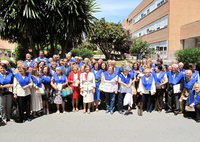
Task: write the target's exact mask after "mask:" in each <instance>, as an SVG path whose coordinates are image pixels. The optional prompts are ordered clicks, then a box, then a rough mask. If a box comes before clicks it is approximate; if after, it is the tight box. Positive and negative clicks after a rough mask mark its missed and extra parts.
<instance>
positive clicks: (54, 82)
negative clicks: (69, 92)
mask: <svg viewBox="0 0 200 142" xmlns="http://www.w3.org/2000/svg"><path fill="white" fill-rule="evenodd" d="M67 84H68V81H67V77H66V75H65V74H62V70H61V67H57V68H56V74H53V76H52V79H51V86H52V87H53V98H54V103H55V104H56V107H57V114H60V109H59V106H60V104H62V109H63V113H64V114H65V113H66V111H65V102H64V101H63V98H62V95H61V91H62V88H64V87H65V86H66V85H67Z"/></svg>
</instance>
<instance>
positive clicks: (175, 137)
mask: <svg viewBox="0 0 200 142" xmlns="http://www.w3.org/2000/svg"><path fill="white" fill-rule="evenodd" d="M131 112H132V114H130V115H128V116H124V115H120V114H119V113H118V112H115V113H114V114H113V115H110V114H106V113H105V111H104V110H101V111H99V112H92V113H91V114H83V111H82V110H81V111H79V112H75V113H73V112H68V113H66V114H62V113H61V114H60V115H58V114H55V113H54V114H50V115H45V116H41V117H39V118H36V119H34V120H33V121H31V122H27V121H26V122H25V123H23V124H19V123H15V122H9V123H8V124H7V125H6V126H0V139H1V142H4V141H5V142H12V141H16V142H40V141H41V142H52V141H54V142H59V141H65V142H86V141H88V142H147V141H148V142H192V141H193V142H198V141H200V134H199V133H200V124H198V123H196V122H195V121H194V120H192V119H187V118H183V116H182V115H178V116H174V115H173V114H165V113H164V112H161V113H158V112H153V113H151V114H148V113H146V112H145V113H144V115H143V116H138V115H137V113H136V110H132V111H131Z"/></svg>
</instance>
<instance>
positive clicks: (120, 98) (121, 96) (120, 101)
mask: <svg viewBox="0 0 200 142" xmlns="http://www.w3.org/2000/svg"><path fill="white" fill-rule="evenodd" d="M125 94H126V93H121V92H119V93H118V111H122V110H123V100H124V96H125Z"/></svg>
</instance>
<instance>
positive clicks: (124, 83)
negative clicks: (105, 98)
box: [118, 65, 133, 114]
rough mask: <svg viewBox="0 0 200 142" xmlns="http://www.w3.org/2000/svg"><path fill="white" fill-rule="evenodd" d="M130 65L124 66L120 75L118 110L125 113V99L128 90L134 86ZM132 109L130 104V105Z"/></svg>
mask: <svg viewBox="0 0 200 142" xmlns="http://www.w3.org/2000/svg"><path fill="white" fill-rule="evenodd" d="M129 72H130V67H129V66H127V65H124V66H122V72H121V73H120V75H119V94H118V111H119V113H120V114H124V113H125V112H126V111H125V110H124V109H123V104H122V103H123V99H124V96H125V94H126V93H127V92H128V90H129V89H130V88H131V87H132V83H133V81H132V79H131V74H129ZM129 109H130V106H129Z"/></svg>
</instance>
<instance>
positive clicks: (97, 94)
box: [91, 62, 103, 112]
mask: <svg viewBox="0 0 200 142" xmlns="http://www.w3.org/2000/svg"><path fill="white" fill-rule="evenodd" d="M91 72H92V73H93V74H94V76H95V82H96V90H95V93H94V101H95V104H96V112H98V111H99V109H98V105H99V100H100V90H99V85H100V83H101V74H102V72H103V70H102V69H100V65H99V63H98V62H96V63H94V69H92V70H91ZM93 110H94V103H93Z"/></svg>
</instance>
